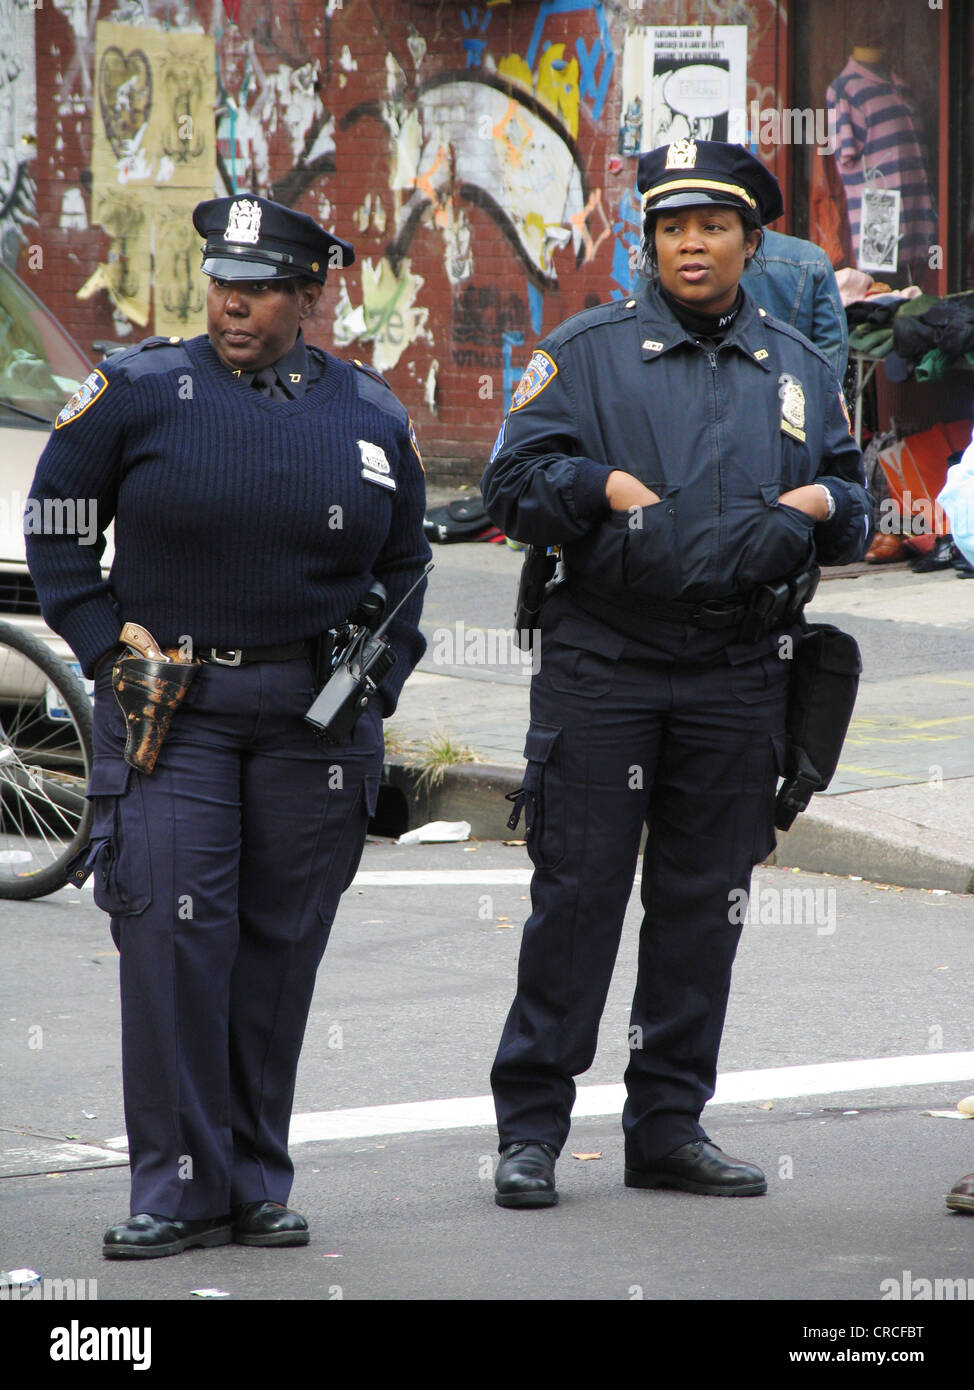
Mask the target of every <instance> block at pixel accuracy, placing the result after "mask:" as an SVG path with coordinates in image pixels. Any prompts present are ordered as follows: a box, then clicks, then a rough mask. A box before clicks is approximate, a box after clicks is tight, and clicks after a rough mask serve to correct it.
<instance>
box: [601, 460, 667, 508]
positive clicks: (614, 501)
mask: <svg viewBox="0 0 974 1390" xmlns="http://www.w3.org/2000/svg"><path fill="white" fill-rule="evenodd" d="M605 495H606V499H607V501H608V503H609V506H610V507H611V508H612V510H613V511H614V512H626V511H628V510H629V508H630V507H652V506H653V505H655V503H657V502H659V501H660V496H659V493H656V492H654V491H653V489H652V488H651V487H647V486H646V484H645V483H641V482H640V481H639V479H638V478H636V477H634V476H633V474H632V473H624V472H623V471H622V469H620V468H614V469H613V470H612V472H611V473H610V474H609V476H608V478H606V480H605Z"/></svg>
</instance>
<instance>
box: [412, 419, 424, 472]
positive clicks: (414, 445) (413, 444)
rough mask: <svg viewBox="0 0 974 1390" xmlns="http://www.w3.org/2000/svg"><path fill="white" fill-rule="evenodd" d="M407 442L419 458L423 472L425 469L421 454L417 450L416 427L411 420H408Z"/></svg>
mask: <svg viewBox="0 0 974 1390" xmlns="http://www.w3.org/2000/svg"><path fill="white" fill-rule="evenodd" d="M409 442H410V444H411V445H412V446H413V453H414V454H415V455H416V457H417V458H418V459H419V466H420V468H422V469H423V472H424V473H425V472H426V469H425V468H423V455H422V454H421V453H420V452H419V441H418V440H417V438H416V428H415V426H414V425H413V422H412V420H410V421H409Z"/></svg>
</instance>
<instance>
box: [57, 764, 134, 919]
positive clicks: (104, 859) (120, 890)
mask: <svg viewBox="0 0 974 1390" xmlns="http://www.w3.org/2000/svg"><path fill="white" fill-rule="evenodd" d="M87 795H88V799H89V800H90V801H91V802H92V804H93V806H94V808H95V814H94V820H93V821H92V826H91V841H90V843H89V845H88V851H87V855H86V857H85V859H84V861H83V864H81V865H80V866H79V867H78V868H77V869H76V870H75V873H74V878H75V880H76V881H77V880H78V879H79V878H81V879H82V880H83V878H87V876H88V874H89V873H93V874H94V877H95V902H96V903H97V904H98V906H99V907H100V908H101V909H102V910H103V911H104V912H109V913H111V915H112V916H113V917H138V916H139V914H140V913H142V912H144V911H145V909H146V908H147V907H148V906H149V904H150V903H151V901H152V875H151V865H150V858H149V833H148V827H147V826H146V820H145V805H144V803H143V799H142V784H141V780H140V779H139V778H138V777H137V776H134V775H133V772H132V769H131V768H130V767H129V765H128V763H125V762H123V761H122V760H121V759H118V760H116V759H114V758H96V759H95V760H94V762H93V763H92V768H91V780H90V781H89V783H88V793H87Z"/></svg>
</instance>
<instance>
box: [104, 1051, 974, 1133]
mask: <svg viewBox="0 0 974 1390" xmlns="http://www.w3.org/2000/svg"><path fill="white" fill-rule="evenodd" d="M972 1078H974V1052H933V1053H929V1052H924V1053H921V1054H920V1055H919V1056H916V1057H872V1058H867V1059H864V1060H862V1061H855V1062H820V1063H813V1064H812V1065H810V1066H798V1067H765V1068H761V1069H760V1070H756V1071H734V1072H726V1073H724V1075H722V1076H719V1077H718V1078H717V1092H716V1094H715V1096H714V1098H713V1100H712V1101H710V1102H709V1106H714V1105H740V1104H741V1103H742V1102H744V1101H753V1100H762V1101H763V1100H787V1099H794V1098H795V1097H797V1096H824V1095H841V1094H843V1093H844V1092H846V1091H872V1090H882V1089H886V1088H888V1087H891V1086H926V1085H932V1084H934V1083H937V1082H944V1081H969V1080H971V1079H972ZM625 1098H626V1096H625V1088H624V1087H623V1086H621V1085H616V1086H580V1087H579V1088H578V1094H577V1096H576V1099H575V1108H574V1110H573V1111H572V1115H573V1117H574V1118H575V1119H583V1118H588V1119H591V1118H593V1117H597V1116H605V1115H619V1114H621V1113H622V1107H623V1104H624V1102H625ZM709 1106H708V1108H709ZM494 1123H495V1120H494V1102H493V1099H492V1097H490V1096H461V1097H457V1098H455V1099H451V1100H424V1101H408V1102H406V1103H404V1104H401V1105H367V1106H361V1107H359V1108H356V1109H353V1110H321V1111H317V1112H314V1113H311V1114H307V1115H293V1116H292V1117H291V1132H290V1137H289V1141H288V1142H289V1143H290V1144H292V1145H293V1144H311V1143H321V1142H324V1141H328V1140H332V1139H373V1138H377V1137H378V1136H380V1135H383V1134H423V1133H431V1132H433V1131H437V1130H440V1131H442V1130H449V1129H475V1128H480V1127H482V1126H483V1127H488V1128H493V1126H494ZM126 1143H127V1141H126V1138H125V1135H124V1134H123V1135H121V1136H119V1137H116V1138H114V1139H106V1140H105V1141H104V1145H103V1147H105V1148H110V1149H124V1148H125V1147H126Z"/></svg>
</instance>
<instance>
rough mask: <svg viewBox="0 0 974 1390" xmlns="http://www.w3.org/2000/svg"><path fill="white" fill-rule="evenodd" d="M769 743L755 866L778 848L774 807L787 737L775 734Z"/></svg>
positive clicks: (757, 819)
mask: <svg viewBox="0 0 974 1390" xmlns="http://www.w3.org/2000/svg"><path fill="white" fill-rule="evenodd" d="M768 743H769V745H770V746H769V748H768V751H767V757H768V771H767V792H766V795H765V797H764V799H763V800H762V802H761V811H760V814H759V815H758V816H756V818H755V822H756V823H755V827H754V848H753V850H752V853H751V859H752V862H753V863H755V864H763V863H764V861H765V860H766V859H767V858H768V855H769V854H771V853H772V851H773V850H775V849H777V847H778V840H777V837H776V835H775V825H774V807H775V798H776V797H777V794H778V782H779V780H780V778H782V777H783V776H784V775H785V746H786V745H785V737H784V735H783V734H781V735H778V734H773V735H772V736H771V737H770V738H769V739H768Z"/></svg>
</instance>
